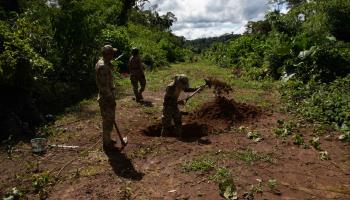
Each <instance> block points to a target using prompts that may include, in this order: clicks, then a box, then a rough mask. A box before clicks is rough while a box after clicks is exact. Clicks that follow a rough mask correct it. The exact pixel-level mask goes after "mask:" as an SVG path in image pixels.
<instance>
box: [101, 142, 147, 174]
mask: <svg viewBox="0 0 350 200" xmlns="http://www.w3.org/2000/svg"><path fill="white" fill-rule="evenodd" d="M105 153H106V155H107V156H108V161H109V164H110V165H111V166H112V168H113V171H114V173H115V174H116V175H117V176H119V177H122V178H126V179H130V180H134V181H140V180H141V179H142V178H143V176H144V174H143V173H142V172H138V171H137V170H136V169H135V167H134V165H133V164H132V162H131V160H130V159H129V158H128V157H127V155H126V154H124V153H122V152H121V151H120V150H119V149H117V148H113V149H108V150H105Z"/></svg>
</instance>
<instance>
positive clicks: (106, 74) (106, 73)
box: [96, 59, 116, 145]
mask: <svg viewBox="0 0 350 200" xmlns="http://www.w3.org/2000/svg"><path fill="white" fill-rule="evenodd" d="M96 84H97V87H98V90H99V94H98V102H99V106H100V110H101V115H102V126H103V144H104V145H110V144H112V143H114V142H113V141H112V140H111V132H112V130H113V124H114V122H115V107H116V102H115V87H114V84H113V76H112V64H111V63H110V62H109V63H106V61H104V60H103V59H101V60H99V61H98V62H97V64H96Z"/></svg>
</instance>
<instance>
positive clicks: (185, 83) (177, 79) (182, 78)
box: [175, 74, 189, 88]
mask: <svg viewBox="0 0 350 200" xmlns="http://www.w3.org/2000/svg"><path fill="white" fill-rule="evenodd" d="M175 83H176V84H178V83H180V84H182V85H183V86H184V87H185V88H188V87H189V80H188V77H187V76H186V75H185V74H179V75H176V76H175Z"/></svg>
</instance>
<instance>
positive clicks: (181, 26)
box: [150, 0, 271, 40]
mask: <svg viewBox="0 0 350 200" xmlns="http://www.w3.org/2000/svg"><path fill="white" fill-rule="evenodd" d="M150 4H151V6H154V5H157V7H156V10H157V11H158V12H159V13H160V14H165V13H166V12H172V13H174V14H175V16H176V18H177V22H176V23H174V25H173V27H172V28H171V29H172V31H173V33H174V34H175V35H178V36H184V37H185V38H186V39H189V40H191V39H196V38H203V37H213V36H220V35H223V34H225V33H235V34H239V33H243V32H244V31H245V25H246V24H247V22H248V21H251V20H253V21H257V20H261V19H263V18H264V15H265V13H266V11H268V10H270V9H271V7H270V5H268V4H267V0H150Z"/></svg>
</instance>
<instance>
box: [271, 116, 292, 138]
mask: <svg viewBox="0 0 350 200" xmlns="http://www.w3.org/2000/svg"><path fill="white" fill-rule="evenodd" d="M294 127H295V124H293V123H290V122H285V121H284V120H277V128H275V129H274V132H275V134H276V135H277V136H279V137H286V136H288V135H291V134H292V131H293V128H294Z"/></svg>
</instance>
